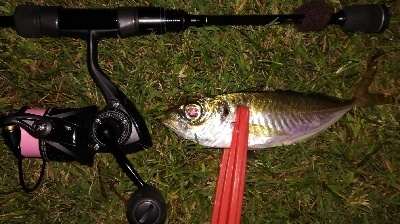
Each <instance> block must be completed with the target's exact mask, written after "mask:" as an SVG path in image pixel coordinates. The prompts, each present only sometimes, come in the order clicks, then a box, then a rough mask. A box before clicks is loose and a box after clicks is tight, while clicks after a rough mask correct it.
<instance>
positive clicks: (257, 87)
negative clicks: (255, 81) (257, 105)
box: [239, 85, 267, 93]
mask: <svg viewBox="0 0 400 224" xmlns="http://www.w3.org/2000/svg"><path fill="white" fill-rule="evenodd" d="M266 89H267V87H266V86H265V85H258V86H256V87H252V88H248V89H244V90H240V91H239V93H241V92H263V91H265V90H266Z"/></svg>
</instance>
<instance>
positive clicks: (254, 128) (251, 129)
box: [249, 124, 289, 137]
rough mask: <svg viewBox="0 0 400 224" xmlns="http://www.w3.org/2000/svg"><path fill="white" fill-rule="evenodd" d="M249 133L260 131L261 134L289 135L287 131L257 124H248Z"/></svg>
mask: <svg viewBox="0 0 400 224" xmlns="http://www.w3.org/2000/svg"><path fill="white" fill-rule="evenodd" d="M249 133H262V136H265V137H268V136H289V134H288V133H285V132H282V131H278V130H274V129H272V128H269V127H266V126H263V125H259V124H249Z"/></svg>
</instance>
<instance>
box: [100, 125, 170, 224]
mask: <svg viewBox="0 0 400 224" xmlns="http://www.w3.org/2000/svg"><path fill="white" fill-rule="evenodd" d="M119 130H120V127H119V126H118V124H117V123H115V122H113V121H106V122H103V123H102V124H100V125H99V126H98V128H97V130H96V134H97V137H98V138H100V139H103V142H104V143H105V144H106V147H107V148H109V150H110V152H111V153H112V155H113V156H114V158H115V159H116V160H117V162H118V165H119V166H120V167H121V169H122V170H123V171H124V172H125V174H126V175H127V176H128V177H129V178H130V179H131V180H132V181H133V182H134V183H135V185H136V186H137V187H138V189H137V190H136V191H135V192H134V193H133V194H132V195H131V197H130V198H129V201H128V205H127V212H126V215H127V218H128V220H129V221H130V222H132V223H138V224H139V223H140V224H143V223H149V224H150V223H151V224H160V223H163V222H164V220H165V218H166V216H167V204H166V203H165V200H164V198H163V196H162V194H161V192H160V191H159V190H158V189H157V188H155V187H153V186H151V185H147V184H146V183H145V182H144V181H143V180H142V178H141V177H140V176H139V174H138V173H137V171H136V170H135V168H134V167H133V165H132V164H131V163H130V162H129V160H128V158H126V156H125V154H124V153H123V151H122V150H121V148H120V146H119V144H118V141H117V139H118V137H119V136H118V132H119Z"/></svg>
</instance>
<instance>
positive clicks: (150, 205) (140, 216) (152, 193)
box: [126, 185, 167, 224]
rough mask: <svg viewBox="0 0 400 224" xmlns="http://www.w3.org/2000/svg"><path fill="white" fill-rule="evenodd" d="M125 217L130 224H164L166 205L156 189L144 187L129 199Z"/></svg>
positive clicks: (148, 186) (149, 186)
mask: <svg viewBox="0 0 400 224" xmlns="http://www.w3.org/2000/svg"><path fill="white" fill-rule="evenodd" d="M126 215H127V217H128V220H129V221H130V223H135V224H137V223H140V224H160V223H164V220H165V218H166V217H167V204H166V203H165V201H164V198H163V196H162V194H161V192H160V191H159V190H158V189H157V188H155V187H153V186H151V185H145V186H143V187H141V188H139V189H138V190H136V191H135V192H134V193H133V194H132V195H131V196H130V197H129V201H128V206H127V211H126Z"/></svg>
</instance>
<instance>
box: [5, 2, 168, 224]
mask: <svg viewBox="0 0 400 224" xmlns="http://www.w3.org/2000/svg"><path fill="white" fill-rule="evenodd" d="M57 8H58V7H51V9H52V10H58V9H57ZM32 9H34V10H37V9H38V6H33V7H32V6H20V7H17V11H16V13H17V14H16V17H18V15H21V16H20V17H22V18H20V17H19V18H15V20H18V19H20V20H24V19H25V20H26V19H28V20H29V19H30V20H31V21H34V20H33V19H32V16H31V17H30V18H29V13H30V14H31V15H32ZM46 9H48V8H46ZM18 10H19V12H20V14H18ZM50 11H51V10H50ZM47 12H48V11H47ZM53 12H56V11H53ZM49 14H51V13H49ZM27 15H28V16H27ZM38 15H40V14H38ZM41 15H42V16H43V15H46V13H43V12H42V13H41ZM45 21H47V22H49V23H50V22H51V18H47V19H45ZM42 22H43V20H42ZM24 26H29V24H28V25H26V23H24ZM41 27H43V26H41ZM27 29H30V27H29V28H27ZM55 29H56V30H54V31H57V32H59V33H62V35H63V36H69V37H75V38H81V39H84V40H86V41H87V66H88V70H89V73H90V75H91V77H92V79H93V80H94V82H95V83H96V85H97V87H98V88H99V89H100V90H101V92H102V93H103V96H104V97H105V100H106V106H105V108H104V109H102V110H100V111H98V110H97V107H96V106H88V107H84V108H49V109H47V110H45V109H31V108H22V109H21V110H19V111H18V112H17V113H15V114H10V115H7V116H3V117H1V118H0V125H1V126H2V135H3V138H4V140H5V143H6V145H7V146H8V147H9V148H10V149H11V150H12V152H13V154H14V155H15V156H16V157H17V158H18V167H19V178H20V183H21V186H22V187H23V189H24V190H25V191H26V192H32V191H34V190H35V189H36V188H37V187H38V185H39V183H40V181H41V179H42V177H43V173H44V169H45V165H46V162H47V161H63V162H72V161H76V162H78V163H80V164H82V165H88V166H91V165H92V164H93V160H94V154H95V153H98V152H106V153H111V154H112V155H113V156H114V158H115V159H116V161H117V162H118V165H119V166H120V168H121V169H122V170H123V171H124V172H125V174H126V175H127V176H128V177H129V178H130V179H131V180H132V181H133V183H134V184H135V185H136V186H137V187H138V189H137V190H136V192H134V193H133V194H132V195H131V197H130V198H129V201H128V206H127V207H128V208H127V217H128V220H129V221H130V222H132V223H162V222H163V221H164V220H165V218H166V214H167V205H166V203H165V201H164V198H163V196H162V194H161V192H160V191H159V190H158V189H156V188H155V187H153V186H150V185H147V184H146V183H145V182H144V181H143V180H142V178H141V177H140V175H139V174H138V173H137V171H136V170H135V168H134V167H133V165H132V164H131V163H130V161H129V160H128V158H127V157H126V154H127V153H133V152H137V151H140V150H143V149H145V148H147V147H150V146H152V140H151V137H150V134H149V131H148V129H147V127H146V124H145V122H144V120H143V118H142V116H141V115H140V113H139V112H138V110H137V109H136V108H135V106H134V105H133V103H132V102H131V101H130V100H129V99H128V98H127V97H126V95H125V94H124V93H123V92H122V91H121V90H119V89H118V88H117V87H116V86H115V85H114V84H113V83H112V82H111V81H110V79H109V78H108V76H107V75H106V74H105V73H104V72H103V71H102V69H101V68H100V66H99V63H98V42H99V40H101V39H102V38H105V37H113V36H117V35H118V34H119V33H118V29H103V28H101V29H78V30H72V29H71V30H61V29H58V28H57V27H55ZM24 30H26V29H24ZM28 32H29V31H28ZM23 158H41V159H43V165H42V170H41V174H40V178H39V180H38V182H37V183H36V185H35V186H34V187H32V188H29V187H28V186H26V184H25V182H24V179H23V173H22V160H23Z"/></svg>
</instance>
